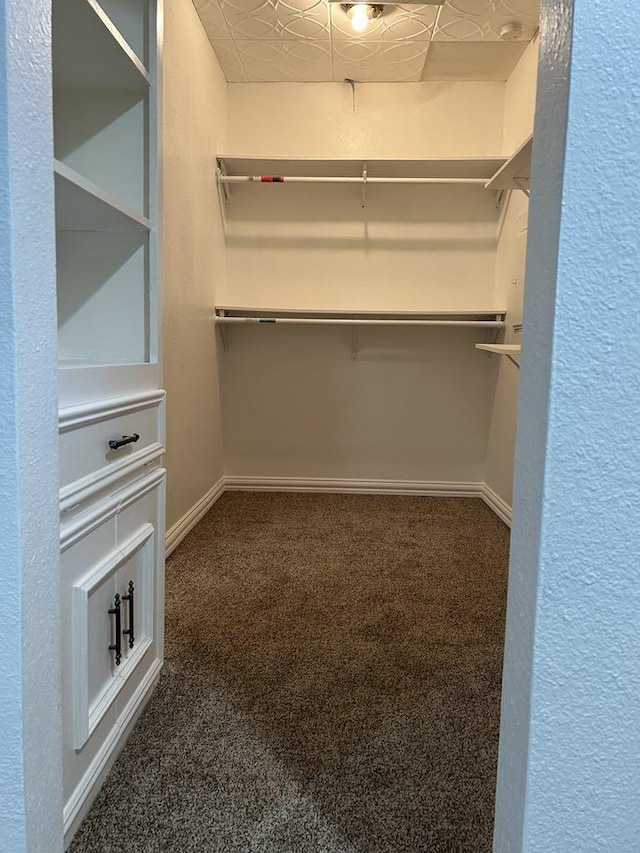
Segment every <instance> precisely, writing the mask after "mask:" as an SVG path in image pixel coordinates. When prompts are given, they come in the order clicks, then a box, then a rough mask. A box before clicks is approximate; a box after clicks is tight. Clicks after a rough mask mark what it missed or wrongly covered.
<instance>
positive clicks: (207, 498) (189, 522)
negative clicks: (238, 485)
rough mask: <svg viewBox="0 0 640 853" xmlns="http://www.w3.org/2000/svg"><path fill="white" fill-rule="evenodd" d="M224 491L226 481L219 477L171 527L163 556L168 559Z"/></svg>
mask: <svg viewBox="0 0 640 853" xmlns="http://www.w3.org/2000/svg"><path fill="white" fill-rule="evenodd" d="M225 490H226V481H225V478H224V477H220V479H219V480H218V482H217V483H216V484H215V485H214V486H213V487H212V488H211V489H209V491H208V492H207V493H206V495H203V497H201V498H200V500H199V501H198V502H197V503H196V504H194V506H192V507H191V509H190V510H189V511H188V512H186V513H185V514H184V515H183V516H182V518H181V519H180V520H179V521H176V523H175V524H174V525H173V527H172V528H171V529H170V530H168V531H167V535H166V538H165V555H166V556H167V557H168V556H169V554H171V552H172V551H174V550H175V549H176V548H177V547H178V545H179V544H180V543H181V542H182V540H183V539H184V537H185V536H186V535H187V533H189V531H190V530H192V529H193V528H194V527H195V526H196V524H197V523H198V522H199V521H200V519H201V518H202V516H203V515H205V514H206V513H207V512H208V511H209V510H210V509H211V507H212V506H213V505H214V503H215V502H216V501H217V500H218V498H220V497H221V496H222V495H223V494H224V492H225Z"/></svg>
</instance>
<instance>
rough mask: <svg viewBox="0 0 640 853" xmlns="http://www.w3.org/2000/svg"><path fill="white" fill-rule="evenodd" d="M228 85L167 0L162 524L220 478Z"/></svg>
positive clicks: (196, 31) (187, 6)
mask: <svg viewBox="0 0 640 853" xmlns="http://www.w3.org/2000/svg"><path fill="white" fill-rule="evenodd" d="M226 116H227V106H226V83H225V81H224V78H223V76H222V72H221V71H220V67H219V65H218V61H217V59H216V58H215V55H214V53H213V49H212V48H211V45H210V44H209V41H208V39H207V37H206V35H205V32H204V30H203V28H202V24H201V23H200V19H199V18H198V16H197V13H196V11H195V9H194V7H193V4H192V2H191V0H166V2H165V51H164V134H163V145H164V173H163V191H164V212H163V213H164V227H163V241H164V247H163V263H164V317H163V337H164V340H163V350H164V385H165V388H166V389H167V457H166V465H167V469H168V497H167V528H170V527H171V526H172V525H173V524H174V523H175V522H176V521H178V519H180V518H181V517H182V516H183V515H184V514H185V513H186V512H187V511H188V510H189V509H191V507H192V506H193V505H194V504H195V503H197V501H198V500H199V499H200V498H201V497H202V496H203V495H204V494H205V493H206V492H207V491H209V489H210V488H211V487H212V486H213V485H214V484H215V483H216V481H217V480H218V479H219V478H220V477H221V476H222V469H223V460H222V426H221V420H220V400H219V392H218V366H217V359H218V355H217V349H216V336H215V332H214V328H213V321H212V318H213V307H214V305H215V294H216V292H217V291H219V288H220V286H221V283H222V280H223V277H224V239H223V234H222V224H221V219H220V205H219V202H218V194H217V190H216V183H215V155H216V152H217V151H220V150H221V148H222V147H224V138H225V132H226Z"/></svg>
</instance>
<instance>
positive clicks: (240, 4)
mask: <svg viewBox="0 0 640 853" xmlns="http://www.w3.org/2000/svg"><path fill="white" fill-rule="evenodd" d="M194 3H195V6H196V9H197V10H198V13H199V15H200V18H201V20H202V23H203V24H204V28H205V30H206V32H207V35H208V36H209V40H210V41H211V44H212V45H213V47H214V49H215V52H216V55H217V56H218V59H219V61H220V64H221V66H222V70H223V71H224V74H225V76H226V78H227V80H228V81H229V82H230V83H242V82H252V83H254V82H255V83H265V82H274V83H279V82H301V83H308V82H324V81H331V80H335V81H342V80H344V79H345V77H349V78H352V79H354V80H356V81H358V82H387V83H396V82H403V81H404V82H413V81H418V80H506V78H507V77H508V76H509V74H510V73H511V71H512V70H513V68H514V66H515V65H516V63H517V61H518V59H519V58H520V56H521V55H522V53H523V51H524V49H525V47H526V45H527V43H528V42H529V41H530V40H531V38H532V36H533V35H534V33H535V31H536V29H537V26H538V15H539V7H540V0H447V2H446V3H445V5H444V6H417V5H407V6H402V5H397V6H385V7H384V12H383V14H382V16H381V17H380V18H379V19H378V20H376V21H373V22H372V23H371V24H370V25H369V27H368V28H367V29H366V30H365V32H364V33H361V34H358V33H355V32H354V31H353V29H352V28H351V22H350V21H349V19H348V18H347V16H346V14H345V13H344V11H343V10H342V9H341V8H340V6H339V5H337V4H334V3H329V2H328V0H286V2H284V0H194ZM512 21H518V22H519V23H520V24H521V25H522V36H521V38H520V39H518V40H517V41H515V42H514V41H503V40H502V39H501V38H500V29H501V27H502V26H503V25H504V24H507V23H510V22H512Z"/></svg>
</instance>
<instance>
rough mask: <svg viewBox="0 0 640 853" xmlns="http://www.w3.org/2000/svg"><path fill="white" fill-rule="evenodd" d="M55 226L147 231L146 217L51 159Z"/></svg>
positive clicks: (147, 222)
mask: <svg viewBox="0 0 640 853" xmlns="http://www.w3.org/2000/svg"><path fill="white" fill-rule="evenodd" d="M53 168H54V174H55V184H56V227H57V228H58V230H61V231H129V230H138V231H148V230H149V228H150V222H149V220H148V219H147V218H146V217H144V216H141V215H140V214H139V213H137V212H136V211H135V210H133V209H132V208H130V207H127V206H126V205H123V204H120V202H119V201H118V200H117V199H116V198H115V197H114V196H112V195H110V194H109V193H107V192H104V190H102V189H101V188H100V187H98V186H97V185H96V184H94V183H92V182H91V181H88V180H87V179H86V178H83V177H82V175H79V174H78V173H77V172H75V171H74V170H73V169H70V168H69V167H68V166H66V165H65V164H64V163H61V162H60V161H59V160H54V166H53Z"/></svg>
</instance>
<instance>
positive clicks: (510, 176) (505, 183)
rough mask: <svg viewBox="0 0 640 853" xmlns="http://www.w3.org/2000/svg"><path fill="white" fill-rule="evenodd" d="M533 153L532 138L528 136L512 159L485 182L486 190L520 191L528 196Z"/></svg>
mask: <svg viewBox="0 0 640 853" xmlns="http://www.w3.org/2000/svg"><path fill="white" fill-rule="evenodd" d="M532 152H533V136H530V137H529V138H528V139H527V140H526V142H524V144H523V145H521V146H520V148H518V150H517V151H516V152H515V154H514V155H513V157H510V158H509V159H508V160H507V161H506V163H503V165H502V166H501V167H500V168H499V169H498V171H497V172H496V173H495V175H494V176H493V177H492V178H491V180H490V181H488V182H487V184H486V188H487V189H488V190H503V191H504V190H522V192H523V193H525V194H526V195H527V196H529V180H530V179H531V154H532Z"/></svg>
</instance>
